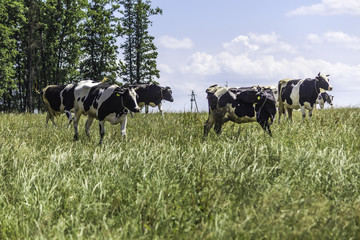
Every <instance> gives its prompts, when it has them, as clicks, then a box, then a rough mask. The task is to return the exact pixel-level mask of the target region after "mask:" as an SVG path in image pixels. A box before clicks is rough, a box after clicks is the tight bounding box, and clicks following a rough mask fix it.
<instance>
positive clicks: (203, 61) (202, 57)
mask: <svg viewBox="0 0 360 240" xmlns="http://www.w3.org/2000/svg"><path fill="white" fill-rule="evenodd" d="M182 69H183V71H184V72H192V73H195V74H199V75H213V74H217V73H220V66H219V64H218V63H217V59H216V58H215V57H213V56H212V55H210V54H207V53H202V52H197V53H195V54H193V55H192V56H191V57H190V59H189V62H188V64H187V65H186V66H184V67H183V68H182Z"/></svg>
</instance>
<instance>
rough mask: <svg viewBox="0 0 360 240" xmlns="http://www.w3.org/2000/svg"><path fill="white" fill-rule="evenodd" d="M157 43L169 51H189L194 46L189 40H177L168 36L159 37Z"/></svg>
mask: <svg viewBox="0 0 360 240" xmlns="http://www.w3.org/2000/svg"><path fill="white" fill-rule="evenodd" d="M159 43H160V44H161V45H162V46H164V47H166V48H170V49H191V48H193V46H194V44H193V42H192V41H191V39H190V38H183V39H177V38H174V37H170V36H162V37H160V38H159Z"/></svg>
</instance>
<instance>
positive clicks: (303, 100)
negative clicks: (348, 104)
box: [35, 73, 333, 144]
mask: <svg viewBox="0 0 360 240" xmlns="http://www.w3.org/2000/svg"><path fill="white" fill-rule="evenodd" d="M35 90H36V89H35ZM331 90H332V86H331V85H330V82H329V79H328V75H325V74H321V73H319V74H318V75H317V76H316V77H315V78H314V79H311V78H307V79H284V80H281V81H280V82H279V84H278V86H269V87H263V86H253V87H220V86H218V85H213V86H210V87H209V88H208V89H206V93H207V99H208V104H209V117H208V119H207V121H206V122H205V125H204V137H206V136H207V135H208V133H209V131H210V129H211V128H212V127H213V126H214V130H215V132H216V133H217V134H220V133H221V128H222V125H223V124H224V123H226V122H228V121H232V122H235V123H246V122H258V123H259V124H260V125H261V127H262V128H263V129H264V130H265V131H266V132H267V133H268V134H269V135H271V130H270V125H271V124H272V123H273V121H274V118H275V115H276V112H277V108H278V112H279V122H280V119H281V115H283V114H285V111H287V112H288V117H289V119H290V120H291V119H292V111H293V110H294V109H301V112H302V117H303V119H304V118H305V115H306V113H305V111H306V110H308V111H309V118H311V116H312V111H313V110H314V108H315V105H316V104H317V103H318V104H319V105H320V106H321V108H323V107H324V103H325V102H327V103H329V104H330V105H331V106H332V100H333V97H332V96H330V95H328V94H327V93H326V92H325V91H331ZM36 92H37V93H38V94H41V95H42V98H43V101H44V103H45V106H46V108H47V116H46V125H47V124H48V121H49V119H50V120H51V121H52V123H53V124H54V125H55V122H54V117H55V116H56V115H59V114H62V113H65V114H66V115H67V117H68V120H69V122H68V123H69V124H70V123H71V122H73V124H74V131H75V134H74V139H75V140H77V139H78V123H79V120H80V117H81V116H82V115H86V116H87V120H86V123H85V133H86V134H87V136H90V132H89V131H90V127H91V125H92V123H93V121H94V119H97V120H98V121H99V126H100V144H101V142H102V140H103V137H104V134H105V128H104V124H105V122H106V121H108V122H110V123H111V124H118V123H120V124H121V134H122V135H125V134H126V123H127V113H128V112H130V113H131V112H139V111H140V110H141V107H143V106H145V112H146V113H148V107H149V106H152V107H155V106H158V108H159V111H160V113H161V114H162V105H161V102H162V101H163V100H167V101H170V102H173V101H174V99H173V97H172V91H171V88H170V87H161V86H159V85H156V84H152V83H150V84H131V85H124V86H121V87H120V86H118V85H116V84H109V83H106V81H102V82H96V81H93V80H84V81H80V82H78V83H74V84H67V85H49V86H47V87H45V88H44V89H43V90H42V91H41V92H39V91H37V90H36ZM72 113H74V116H72Z"/></svg>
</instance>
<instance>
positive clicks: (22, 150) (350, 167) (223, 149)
mask: <svg viewBox="0 0 360 240" xmlns="http://www.w3.org/2000/svg"><path fill="white" fill-rule="evenodd" d="M206 119H207V113H201V114H191V113H165V116H164V117H161V116H160V115H159V114H149V115H147V116H145V115H144V114H136V115H135V118H129V119H128V126H127V134H128V135H127V137H126V138H123V137H122V136H121V134H120V126H119V125H115V126H112V125H110V124H109V123H106V124H105V129H106V133H105V137H104V142H103V144H102V146H99V145H98V141H99V127H98V124H97V121H95V122H94V124H93V126H92V130H91V134H92V138H91V139H90V140H89V139H88V138H87V137H86V135H85V133H84V123H85V117H83V118H82V121H81V123H80V125H79V129H80V132H79V133H80V139H79V141H77V142H74V141H73V134H74V131H73V127H72V126H70V127H67V126H66V123H67V119H66V117H65V116H61V117H59V118H57V119H56V122H57V123H58V126H57V127H54V126H53V125H52V124H51V123H50V124H49V126H48V127H47V128H45V115H44V114H40V115H30V114H1V115H0V179H1V181H0V239H7V238H10V239H28V238H31V239H39V238H45V239H54V238H55V239H71V238H75V239H76V238H80V239H89V238H94V239H112V238H113V239H154V238H156V239H234V238H237V239H268V238H269V239H359V238H360V140H359V137H360V109H358V108H340V109H326V110H322V111H321V110H317V111H316V112H314V116H313V119H312V121H311V122H308V120H307V121H306V122H305V123H302V121H301V114H300V112H298V111H297V112H294V122H293V123H289V122H287V121H284V119H282V123H281V124H280V125H279V124H277V121H276V122H275V123H274V124H273V125H272V126H271V130H272V132H273V137H272V138H271V137H269V136H267V135H266V134H264V132H263V131H262V129H261V127H260V125H258V124H257V123H249V124H243V125H235V124H232V123H227V124H226V125H225V127H224V129H223V134H222V135H221V136H216V135H215V134H214V131H213V130H212V131H211V133H210V134H209V137H208V139H207V140H206V141H203V140H202V133H203V124H204V122H205V120H206Z"/></svg>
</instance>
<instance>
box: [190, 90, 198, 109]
mask: <svg viewBox="0 0 360 240" xmlns="http://www.w3.org/2000/svg"><path fill="white" fill-rule="evenodd" d="M190 102H191V112H192V111H193V103H195V107H196V112H197V113H198V112H199V109H198V106H197V103H196V98H195V93H194V90H191V98H190Z"/></svg>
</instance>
